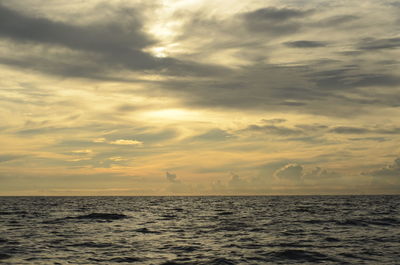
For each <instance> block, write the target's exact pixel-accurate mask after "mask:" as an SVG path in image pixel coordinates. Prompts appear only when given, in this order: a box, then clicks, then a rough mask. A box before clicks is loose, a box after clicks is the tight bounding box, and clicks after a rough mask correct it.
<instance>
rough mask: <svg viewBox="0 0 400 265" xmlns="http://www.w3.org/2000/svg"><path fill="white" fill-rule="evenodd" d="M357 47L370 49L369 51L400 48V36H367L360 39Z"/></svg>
mask: <svg viewBox="0 0 400 265" xmlns="http://www.w3.org/2000/svg"><path fill="white" fill-rule="evenodd" d="M358 48H359V49H361V50H370V51H371V50H382V49H395V48H400V38H386V39H385V38H384V39H375V38H367V39H364V40H362V43H361V44H360V45H359V46H358Z"/></svg>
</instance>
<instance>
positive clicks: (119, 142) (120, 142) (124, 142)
mask: <svg viewBox="0 0 400 265" xmlns="http://www.w3.org/2000/svg"><path fill="white" fill-rule="evenodd" d="M109 143H110V144H116V145H136V146H141V145H143V142H141V141H138V140H125V139H118V140H115V141H110V142H109Z"/></svg>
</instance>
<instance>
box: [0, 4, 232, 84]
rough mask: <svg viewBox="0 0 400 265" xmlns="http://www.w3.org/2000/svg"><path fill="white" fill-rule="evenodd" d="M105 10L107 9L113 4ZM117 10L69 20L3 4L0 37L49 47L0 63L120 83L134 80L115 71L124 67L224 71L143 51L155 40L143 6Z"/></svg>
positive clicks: (5, 58)
mask: <svg viewBox="0 0 400 265" xmlns="http://www.w3.org/2000/svg"><path fill="white" fill-rule="evenodd" d="M104 8H105V9H107V11H109V9H110V6H106V7H104ZM101 11H102V10H96V12H101ZM113 12H114V16H113V17H112V18H111V19H108V20H106V19H103V20H102V21H99V22H95V23H94V22H92V23H91V24H68V23H66V22H61V21H53V20H50V19H48V18H43V17H36V16H32V15H27V14H24V13H21V12H18V11H16V10H13V9H10V8H8V7H5V6H3V5H0V38H3V39H6V40H11V41H13V42H14V44H19V45H25V46H26V45H27V44H28V43H30V45H31V46H32V47H37V45H41V46H45V47H46V48H47V49H42V51H43V52H42V53H40V54H39V53H35V52H36V50H37V49H30V52H29V53H26V54H25V55H23V53H22V55H21V52H19V53H18V54H20V56H19V58H18V57H17V58H15V57H9V56H0V63H2V64H5V65H10V66H14V67H20V68H31V69H33V70H37V71H41V72H45V73H48V74H53V75H61V76H66V77H86V78H92V79H99V80H118V81H122V82H124V81H128V82H132V81H135V79H130V78H125V77H121V76H115V75H114V76H113V74H115V73H116V72H119V71H123V70H131V71H144V70H149V71H153V70H154V71H163V74H171V75H176V74H179V75H188V74H189V75H203V74H208V75H212V74H214V73H218V72H220V71H226V69H223V68H222V67H218V66H215V65H208V64H201V63H197V62H190V61H182V60H178V59H175V58H158V57H155V56H153V55H152V54H151V53H149V52H145V51H144V50H145V48H148V47H150V46H152V45H155V43H156V40H155V39H153V38H152V37H150V36H149V34H147V33H145V32H144V30H143V23H142V22H143V21H144V18H143V16H142V15H141V13H140V9H139V8H132V7H127V6H125V7H120V8H114V9H113ZM35 45H36V46H35ZM21 51H22V50H21ZM25 52H26V51H25Z"/></svg>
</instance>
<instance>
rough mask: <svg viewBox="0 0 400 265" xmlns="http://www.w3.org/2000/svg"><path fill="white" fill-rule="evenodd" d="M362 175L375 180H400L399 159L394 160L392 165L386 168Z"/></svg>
mask: <svg viewBox="0 0 400 265" xmlns="http://www.w3.org/2000/svg"><path fill="white" fill-rule="evenodd" d="M362 174H363V175H368V176H374V177H377V178H386V177H389V178H392V177H393V178H398V179H399V180H400V158H397V159H395V160H394V162H393V164H390V165H387V166H386V167H383V168H381V169H378V170H374V171H370V172H364V173H362Z"/></svg>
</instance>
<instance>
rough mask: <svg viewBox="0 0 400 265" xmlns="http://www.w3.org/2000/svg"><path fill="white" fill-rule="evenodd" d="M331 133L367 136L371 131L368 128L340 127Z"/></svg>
mask: <svg viewBox="0 0 400 265" xmlns="http://www.w3.org/2000/svg"><path fill="white" fill-rule="evenodd" d="M331 132H333V133H338V134H365V133H369V132H370V130H368V129H366V128H360V127H351V126H338V127H335V128H333V129H331Z"/></svg>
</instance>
